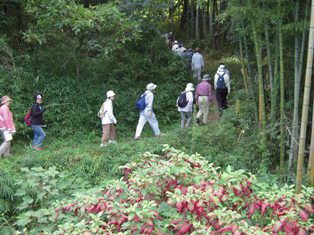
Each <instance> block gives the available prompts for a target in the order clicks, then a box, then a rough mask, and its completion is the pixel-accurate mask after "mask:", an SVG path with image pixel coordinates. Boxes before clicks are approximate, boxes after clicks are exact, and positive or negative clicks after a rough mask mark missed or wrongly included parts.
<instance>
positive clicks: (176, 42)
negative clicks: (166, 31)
mask: <svg viewBox="0 0 314 235" xmlns="http://www.w3.org/2000/svg"><path fill="white" fill-rule="evenodd" d="M178 49H179V44H178V41H177V40H175V41H174V42H173V46H172V49H171V50H172V51H173V52H176V51H177V50H178Z"/></svg>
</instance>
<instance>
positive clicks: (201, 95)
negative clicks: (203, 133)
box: [195, 74, 212, 125]
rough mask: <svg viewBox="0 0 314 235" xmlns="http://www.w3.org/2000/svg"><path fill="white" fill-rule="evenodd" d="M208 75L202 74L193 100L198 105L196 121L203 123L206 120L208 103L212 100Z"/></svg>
mask: <svg viewBox="0 0 314 235" xmlns="http://www.w3.org/2000/svg"><path fill="white" fill-rule="evenodd" d="M209 80H210V76H209V75H208V74H204V76H203V79H202V81H201V82H200V83H199V84H198V85H197V87H196V92H195V101H196V105H197V106H198V112H197V116H196V118H197V123H198V124H199V125H205V124H207V122H208V114H209V103H210V102H211V100H212V87H211V85H210V84H209Z"/></svg>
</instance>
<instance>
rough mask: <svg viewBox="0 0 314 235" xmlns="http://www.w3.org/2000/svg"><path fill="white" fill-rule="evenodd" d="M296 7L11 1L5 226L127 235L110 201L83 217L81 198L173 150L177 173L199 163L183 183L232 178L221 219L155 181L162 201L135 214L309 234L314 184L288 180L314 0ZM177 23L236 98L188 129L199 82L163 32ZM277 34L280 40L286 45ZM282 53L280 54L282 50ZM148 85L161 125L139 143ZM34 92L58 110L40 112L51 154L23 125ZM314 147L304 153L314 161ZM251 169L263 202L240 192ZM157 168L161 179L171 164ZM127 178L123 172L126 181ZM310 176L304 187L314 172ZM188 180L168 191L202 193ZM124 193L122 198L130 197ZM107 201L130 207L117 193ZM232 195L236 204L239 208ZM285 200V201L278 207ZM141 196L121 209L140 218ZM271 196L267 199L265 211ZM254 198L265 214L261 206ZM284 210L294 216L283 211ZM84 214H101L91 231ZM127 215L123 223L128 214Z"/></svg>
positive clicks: (5, 47) (215, 0)
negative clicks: (141, 103)
mask: <svg viewBox="0 0 314 235" xmlns="http://www.w3.org/2000/svg"><path fill="white" fill-rule="evenodd" d="M298 4H299V1H298V3H296V5H294V3H291V2H289V1H268V2H267V3H264V1H255V2H254V3H251V2H250V1H238V0H232V1H223V0H208V1H201V2H199V1H198V2H197V3H196V2H195V1H193V0H190V1H189V0H184V1H172V2H171V3H168V2H164V1H157V2H156V1H154V2H152V1H145V2H141V1H116V2H112V1H111V2H109V1H102V0H98V1H89V0H84V1H75V0H67V1H65V0H54V1H51V0H40V1H29V0H28V1H24V0H5V1H1V2H0V32H1V36H0V88H1V89H0V91H1V93H0V95H1V96H2V95H9V96H10V97H11V98H12V99H13V103H12V106H11V109H12V112H13V116H14V121H15V123H16V126H17V133H16V135H15V136H14V140H13V145H12V154H13V156H12V157H10V158H1V159H0V234H1V235H2V234H4V235H6V234H23V235H24V234H25V235H26V234H39V233H41V232H43V233H45V234H53V232H54V234H62V233H64V234H83V232H85V233H86V234H88V233H89V232H90V231H92V234H97V233H100V234H101V233H103V234H109V231H111V233H112V234H117V233H118V231H119V229H120V228H119V227H118V226H116V225H117V224H115V222H114V221H113V220H115V219H118V218H113V217H114V216H112V215H111V214H110V213H109V214H108V213H107V212H106V211H105V210H103V208H100V210H98V211H88V213H86V214H84V213H85V212H83V210H84V208H87V209H91V208H92V207H93V206H95V205H97V202H98V201H99V198H100V197H103V196H104V195H103V194H102V192H103V191H105V192H109V191H111V192H114V191H115V190H116V189H115V188H116V187H121V185H125V182H126V181H123V180H122V179H121V178H122V177H124V180H127V179H128V178H127V177H128V176H126V175H125V173H126V172H125V171H123V169H121V166H127V167H130V166H133V167H134V169H132V171H133V170H134V171H133V172H132V173H131V174H130V177H131V178H130V179H132V177H137V180H138V182H142V181H143V180H150V178H149V177H146V173H147V174H150V175H153V173H154V169H155V168H154V167H152V168H149V169H148V168H147V169H146V168H145V172H144V171H143V170H144V168H143V167H145V164H146V163H147V164H154V163H155V162H156V159H159V160H161V159H160V158H162V157H165V156H166V155H167V153H172V154H173V156H174V159H176V160H177V161H175V164H176V166H175V168H174V169H169V172H170V173H169V177H170V178H171V177H172V178H173V177H178V174H179V173H180V174H182V175H184V173H186V174H187V175H189V173H191V174H190V175H189V176H190V177H188V178H191V180H194V181H193V182H186V181H184V179H182V182H180V185H181V186H182V185H183V186H184V187H194V186H195V187H199V184H200V182H201V180H204V181H211V180H217V181H219V184H220V185H219V186H220V187H221V185H223V184H225V183H226V185H225V187H226V191H228V193H226V195H228V196H230V201H228V200H222V201H220V203H221V204H220V205H218V206H217V205H216V204H215V203H214V204H213V207H215V208H214V209H215V210H209V211H208V212H210V213H213V218H214V217H215V216H221V221H222V223H221V224H219V223H216V222H217V221H216V222H215V223H213V222H212V223H211V226H212V227H211V228H209V227H208V224H206V226H207V227H206V226H205V224H204V223H206V222H204V218H203V217H202V216H201V215H200V214H197V213H196V212H195V211H193V210H190V209H185V210H184V213H185V214H184V216H185V217H186V218H185V219H187V220H182V216H183V214H182V213H181V212H182V211H180V209H179V208H178V207H177V206H174V205H172V204H171V203H169V204H168V205H167V206H166V205H165V204H167V203H166V202H167V200H166V199H167V198H165V197H164V196H165V193H164V194H160V195H159V194H158V193H156V192H155V191H156V190H157V188H158V187H155V186H156V185H152V187H150V188H149V189H145V187H144V186H143V185H142V186H143V187H142V188H139V190H142V189H143V190H144V191H141V193H142V194H149V195H150V196H151V195H152V193H153V194H155V193H156V195H155V196H156V198H157V197H160V198H157V199H158V200H157V199H156V198H155V199H156V200H157V201H158V203H160V200H161V198H162V200H164V201H163V203H164V204H163V205H164V207H159V206H156V205H155V204H154V203H155V202H154V201H153V200H150V199H151V198H149V197H148V198H145V200H143V201H142V202H143V203H144V204H145V203H147V204H145V205H144V204H142V205H141V206H143V207H145V208H144V210H142V208H138V209H139V210H138V211H137V213H138V216H140V217H141V216H143V218H149V219H152V217H150V216H149V215H151V213H152V211H151V209H152V208H154V209H156V210H158V213H159V214H161V215H162V218H163V221H164V223H161V221H160V219H159V218H158V216H157V215H156V214H153V217H154V219H152V220H150V221H153V223H154V224H156V230H154V232H155V233H160V234H170V232H172V233H173V234H186V233H192V232H194V234H204V231H205V230H206V229H210V231H215V232H217V233H224V232H226V233H228V232H229V234H231V233H232V234H238V233H236V232H243V234H250V232H252V231H259V232H261V231H260V230H261V229H260V228H264V231H263V232H265V233H260V234H271V233H272V232H273V233H278V234H284V233H285V232H287V231H288V232H289V231H290V232H291V231H292V232H293V233H295V232H296V231H297V232H299V233H300V234H304V233H306V232H313V227H312V228H311V223H312V222H313V219H314V217H313V216H314V215H313V206H312V207H311V205H310V203H311V202H310V200H311V197H312V199H313V196H312V195H313V190H312V189H310V188H306V187H305V186H303V191H302V194H299V196H295V195H294V193H295V191H294V190H293V186H286V185H285V183H287V182H288V183H292V184H293V183H295V180H294V178H295V162H296V152H297V151H296V150H297V148H296V147H295V146H293V145H294V142H295V141H294V140H295V139H298V135H299V134H298V126H299V119H300V114H299V111H298V110H296V106H297V105H299V103H301V101H300V99H298V98H299V97H302V96H301V95H302V90H301V91H300V87H301V85H303V83H304V82H303V80H302V79H301V77H303V74H304V67H305V66H304V63H303V64H302V60H305V59H303V58H305V54H304V53H303V51H304V45H305V42H306V41H307V40H306V36H307V33H308V31H307V29H308V12H309V11H308V8H307V7H309V4H308V3H305V2H304V3H303V2H302V3H301V4H300V5H298ZM282 6H285V7H282ZM169 9H170V11H168V10H169ZM278 9H280V11H278ZM168 13H169V15H168ZM207 20H209V21H208V22H207ZM204 25H205V26H204ZM279 25H280V26H282V28H280V27H277V26H279ZM201 26H202V27H201ZM170 30H171V31H173V32H174V34H175V36H176V37H177V39H178V40H180V41H182V42H184V44H185V45H186V46H187V47H195V46H200V47H201V49H202V53H203V55H204V57H205V61H206V66H205V72H206V73H209V74H210V75H211V76H212V77H213V76H214V74H215V72H216V70H217V66H218V64H219V63H220V62H224V63H225V64H226V66H227V68H228V69H229V71H230V74H231V82H232V83H231V90H232V91H231V95H230V96H229V102H230V108H229V109H228V110H226V111H225V112H224V114H223V116H222V117H221V118H218V117H217V115H216V114H217V110H216V107H215V104H212V106H211V109H210V113H211V118H210V122H209V123H208V125H206V126H197V125H196V124H195V123H194V124H193V127H192V128H190V129H184V130H181V129H179V126H180V125H179V113H178V112H177V109H176V107H175V101H176V99H177V96H178V95H179V93H180V91H182V90H183V89H184V87H185V85H186V83H188V82H194V83H195V81H193V80H192V76H191V72H190V71H188V69H187V63H186V61H184V60H182V59H180V58H179V57H177V56H175V55H174V54H173V53H172V52H171V51H170V50H169V48H168V47H167V45H166V44H165V42H164V38H162V37H161V34H162V33H164V31H170ZM280 33H281V34H283V39H284V42H285V43H284V45H282V44H280V39H279V36H278V35H280ZM277 36H278V37H277ZM281 36H282V35H281ZM293 37H295V47H293V46H289V45H290V44H292V42H293V40H292V38H293ZM302 38H303V39H302ZM281 39H282V38H281ZM279 44H280V45H279ZM302 45H303V51H302ZM279 49H280V50H281V51H280V50H279ZM283 51H284V52H285V57H284V58H283V57H282V56H280V53H282V52H283ZM295 61H297V62H295ZM283 65H285V66H283ZM292 68H294V70H295V71H293V69H292ZM283 74H284V76H285V77H283ZM293 78H295V82H293ZM298 79H299V80H298ZM298 81H299V82H298ZM149 82H154V83H156V84H157V85H158V88H157V90H156V96H155V103H154V109H155V112H156V115H157V118H158V121H159V124H160V127H161V131H162V132H163V134H164V135H163V136H162V137H160V138H154V137H152V134H151V130H150V129H149V128H148V127H146V128H145V129H144V131H143V138H142V140H141V141H134V140H133V137H134V132H135V127H136V124H137V120H138V111H137V110H136V108H135V100H136V99H137V97H138V96H139V95H140V94H141V93H142V92H143V91H144V88H145V86H146V84H147V83H149ZM211 84H212V85H213V82H212V81H211ZM111 89H112V90H114V91H115V93H116V94H117V97H116V99H115V101H114V113H115V116H116V118H117V120H118V124H117V130H118V144H117V145H110V146H108V147H107V148H100V147H99V144H100V136H101V126H100V123H99V119H98V118H97V116H96V113H97V111H98V110H99V107H100V105H101V103H102V102H103V100H104V99H105V94H106V91H107V90H111ZM36 91H41V92H42V93H43V96H44V101H45V106H46V107H47V110H48V111H47V112H46V113H45V114H44V119H45V121H46V123H47V128H46V129H45V131H46V134H47V138H46V140H45V142H44V148H45V150H44V151H43V152H34V151H33V150H31V148H30V147H29V144H30V141H31V138H32V131H31V129H30V128H29V127H27V126H26V125H25V124H24V123H23V122H22V119H23V117H24V115H25V114H26V112H27V110H28V109H29V107H30V105H31V104H32V102H33V98H32V96H33V94H34V92H36ZM283 91H284V93H283ZM298 92H299V93H298ZM300 94H301V95H300ZM280 95H281V96H280ZM261 97H262V98H261ZM280 104H281V106H280ZM194 111H195V112H196V108H195V110H194ZM310 113H311V109H310ZM195 115H196V114H195V113H194V116H195ZM295 119H296V120H295ZM194 120H195V118H194ZM308 127H310V125H308ZM308 129H310V128H308ZM308 133H309V132H308ZM290 134H291V135H290ZM291 136H292V137H291ZM305 142H306V146H305V149H306V150H310V147H309V142H310V138H309V137H308V138H306V141H305ZM164 144H167V145H169V146H171V147H174V148H175V149H179V150H178V151H177V150H173V149H170V148H167V151H166V152H164V151H163V149H164V148H165V147H164ZM279 146H280V147H279ZM287 149H288V150H289V151H290V154H289V151H288V150H287ZM180 151H184V152H185V153H182V152H180ZM311 151H312V150H310V151H308V152H311ZM147 152H149V153H147ZM145 153H147V154H145ZM195 153H198V154H200V155H201V156H203V157H204V159H203V158H202V157H200V156H199V155H197V156H195V155H194V154H195ZM143 154H144V155H143ZM288 155H290V156H289V161H288ZM182 156H184V158H185V160H186V159H193V163H201V166H197V167H196V169H194V168H195V167H192V166H193V164H191V165H190V166H186V165H184V164H181V163H182V162H181V161H182V160H183V159H182ZM307 157H308V154H306V158H305V163H306V165H307V164H308V162H309V161H308V158H307ZM166 158H167V159H163V160H165V162H163V163H164V164H165V165H167V164H168V163H167V162H166V160H167V161H168V160H169V161H170V162H171V157H170V158H169V156H166ZM143 159H144V160H145V164H144V165H143ZM174 159H173V161H174ZM157 162H158V161H157ZM207 162H211V163H213V164H214V165H208V163H207ZM288 164H289V165H288ZM142 166H143V167H142ZM230 166H231V167H230ZM288 166H289V167H288ZM146 167H147V166H146ZM189 167H192V168H189ZM198 167H200V168H199V169H202V170H204V172H205V171H206V172H207V173H208V172H210V171H216V170H217V172H220V173H218V174H217V175H216V174H203V175H201V174H199V173H200V172H198V170H199V169H198ZM216 167H220V168H221V170H220V169H219V170H218V169H216ZM302 167H303V166H302ZM302 167H301V169H302ZM231 168H232V169H234V170H231ZM124 169H126V168H124ZM215 169H216V170H215ZM158 170H160V171H162V170H164V169H163V168H156V172H160V171H158ZM183 171H184V172H183ZM178 172H179V173H178ZM250 172H253V173H254V175H255V176H253V178H254V184H253V186H252V187H251V188H250V187H249V186H248V188H250V190H252V192H253V194H254V197H256V198H258V199H259V202H260V203H261V204H254V203H253V201H252V199H251V198H250V197H248V195H244V194H245V193H244V194H243V195H242V196H243V197H242V196H239V195H240V194H241V193H240V194H238V193H237V192H238V191H240V189H239V187H241V185H242V186H243V182H244V181H246V180H248V179H249V177H250V176H251V173H250ZM197 173H198V174H197ZM224 174H226V175H232V177H234V179H235V181H236V182H234V183H235V184H232V185H233V186H235V188H236V189H237V190H238V191H236V190H230V188H229V187H231V185H230V184H227V182H225V181H223V179H221V178H220V176H221V175H224ZM154 177H156V178H154V179H155V180H157V181H158V180H159V177H162V174H161V173H160V174H159V175H158V174H157V175H154ZM194 177H195V178H194ZM202 177H203V178H202ZM232 177H231V178H232ZM255 177H256V179H255ZM183 178H184V177H183ZM304 178H305V177H304ZM118 179H121V180H120V181H119V182H117V180H118ZM178 180H179V181H180V180H181V178H180V177H178ZM181 183H182V184H181ZM303 183H304V185H308V184H307V181H306V180H304V181H303ZM180 185H175V186H174V187H172V188H171V187H170V188H168V189H167V190H165V192H167V195H168V197H169V198H170V197H172V200H173V203H174V202H177V203H181V202H183V201H184V200H186V197H192V198H195V200H196V199H197V200H203V199H202V196H201V195H200V194H199V193H195V194H194V195H190V194H189V195H179V194H180V193H179V191H178V190H177V191H176V190H175V187H177V186H178V187H179V186H180ZM138 186H139V187H140V185H138ZM159 186H160V185H159ZM181 186H180V187H181ZM215 187H217V188H215V190H218V186H217V185H216V186H215ZM112 190H113V191H112ZM241 190H243V189H242V188H241ZM231 191H232V192H231ZM244 191H245V190H243V192H244ZM268 191H271V192H268ZM237 194H238V195H237ZM171 195H172V196H171ZM124 196H125V198H122V199H123V200H124V199H126V198H129V199H130V198H131V197H133V196H134V195H133V196H132V195H130V194H128V195H126V194H124V195H123V197H124ZM216 196H217V195H216ZM244 196H245V197H244ZM281 196H282V197H281ZM133 199H134V198H133ZM181 199H182V200H181ZM290 199H291V200H292V201H293V203H291V204H290V202H289V200H290ZM106 200H108V201H110V203H113V204H114V203H116V205H119V207H120V206H121V205H120V204H119V203H121V198H120V197H116V198H106ZM123 200H122V201H123ZM130 200H131V199H130ZM235 201H236V202H237V203H238V204H237V206H236V208H234V207H232V206H234V205H235V203H234V202H235ZM282 201H284V202H285V203H286V204H285V205H282V204H280V203H281V202H282ZM262 202H267V203H269V204H267V203H264V204H263V203H262ZM294 202H295V203H294ZM158 203H157V204H158ZM206 203H208V202H206ZM278 203H279V204H280V206H283V207H284V208H281V207H279V205H278ZM196 204H197V203H196ZM134 205H135V204H133V203H130V204H128V205H123V206H125V208H124V209H125V210H126V212H127V213H124V212H123V213H122V214H121V213H120V214H119V216H120V217H121V218H119V219H123V218H124V219H125V216H131V215H130V214H131V213H129V212H130V210H131V208H133V206H134ZM158 205H159V204H158ZM197 205H198V204H197ZM141 206H140V207H141ZM216 206H217V207H219V208H216ZM262 206H263V208H264V209H266V208H268V211H267V212H266V213H265V217H264V214H263V213H264V212H265V211H264V209H262V208H261V207H262ZM265 206H266V207H265ZM268 206H269V207H268ZM189 207H190V206H189ZM196 207H198V206H196ZM253 207H256V208H255V209H256V211H258V210H261V213H259V212H255V213H254V210H253ZM60 208H63V209H60ZM77 208H78V209H77ZM147 208H148V210H146V209H147ZM186 208H188V207H186ZM270 208H272V211H270V210H271V209H270ZM181 209H182V208H181ZM277 209H278V210H284V211H286V212H287V213H283V214H278V213H277V212H278V211H276V210H277ZM262 210H263V211H264V212H262ZM226 211H228V213H226ZM175 212H176V213H175ZM229 212H230V213H229ZM106 213H107V214H106ZM169 213H171V214H172V215H173V216H172V215H171V216H169ZM195 213H196V214H195ZM83 214H84V215H83ZM228 214H231V215H232V216H231V217H232V218H231V217H228V216H227V215H228ZM77 215H78V216H77ZM145 216H146V217H145ZM147 216H148V217H147ZM134 218H135V217H134V216H133V217H132V218H131V217H130V218H129V221H128V223H126V224H124V225H123V229H122V230H121V232H124V234H129V231H130V230H132V229H131V228H133V229H134V224H133V223H134V221H135V222H139V221H137V219H134ZM143 218H141V221H140V223H138V227H137V229H138V231H137V230H136V231H135V230H134V232H135V233H136V232H137V233H140V230H141V228H142V227H143V231H142V232H143V233H144V234H150V233H149V230H150V229H151V228H152V226H151V223H146V224H145V223H144V222H147V221H144V220H143ZM85 219H87V220H90V221H92V222H91V223H90V224H89V225H88V226H90V227H86V226H87V225H86V221H87V220H85ZM148 221H149V220H148ZM231 221H232V224H228V222H231ZM239 221H240V222H239ZM105 222H106V223H107V222H108V223H109V222H114V223H113V224H112V227H110V228H108V227H106V228H105V227H101V225H103V226H105ZM120 222H121V221H120ZM120 222H119V223H118V224H119V226H120V225H122V224H123V223H124V222H126V221H124V222H123V223H122V222H121V223H120ZM142 222H143V223H142ZM207 222H208V221H207ZM218 224H219V226H218ZM106 226H107V224H106ZM141 226H142V227H141ZM184 226H185V229H186V230H185V233H184V232H183V227H184ZM231 227H232V228H231ZM83 228H84V229H83ZM99 228H102V229H103V230H99ZM105 229H107V230H105ZM110 229H111V230H110ZM181 229H182V230H181ZM289 229H290V230H289ZM180 231H181V232H180ZM206 231H208V230H206ZM121 234H122V233H121Z"/></svg>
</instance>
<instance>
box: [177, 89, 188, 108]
mask: <svg viewBox="0 0 314 235" xmlns="http://www.w3.org/2000/svg"><path fill="white" fill-rule="evenodd" d="M187 104H188V100H187V98H186V91H185V92H182V93H181V94H180V96H179V98H178V106H179V107H180V108H184V107H185V106H187Z"/></svg>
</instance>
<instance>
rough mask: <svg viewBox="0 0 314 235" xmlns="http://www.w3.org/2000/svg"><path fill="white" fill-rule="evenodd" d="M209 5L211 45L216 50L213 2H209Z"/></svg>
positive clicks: (209, 0) (210, 0)
mask: <svg viewBox="0 0 314 235" xmlns="http://www.w3.org/2000/svg"><path fill="white" fill-rule="evenodd" d="M208 4H209V13H208V27H209V43H210V44H211V45H212V48H213V49H214V48H215V46H214V24H213V4H212V0H208Z"/></svg>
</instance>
